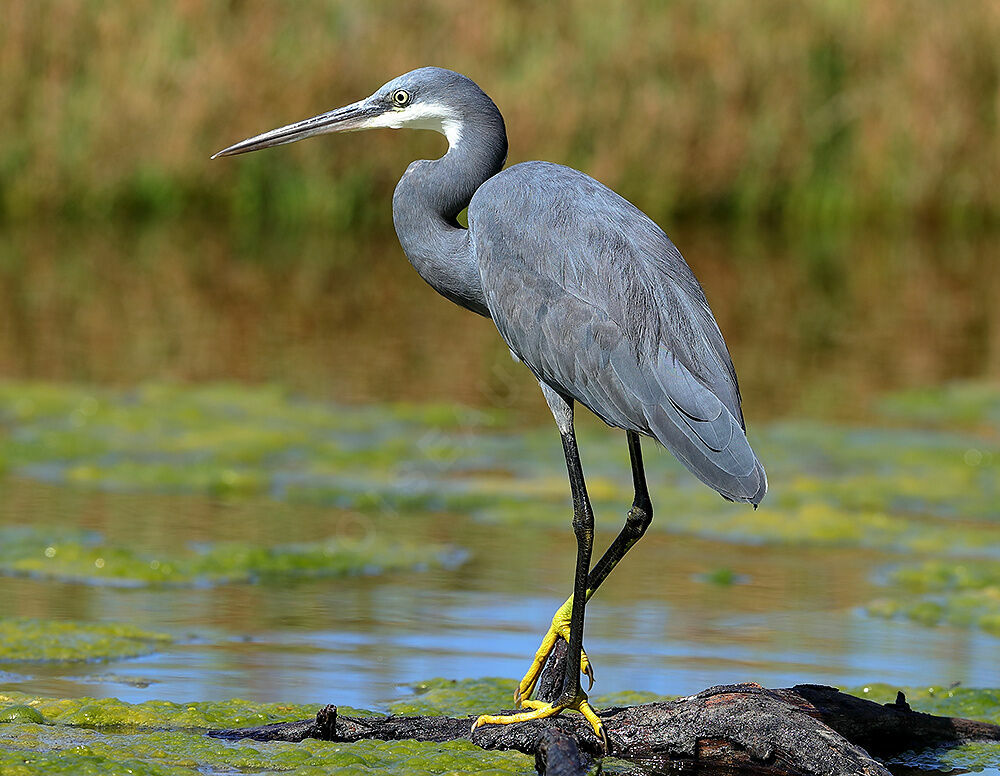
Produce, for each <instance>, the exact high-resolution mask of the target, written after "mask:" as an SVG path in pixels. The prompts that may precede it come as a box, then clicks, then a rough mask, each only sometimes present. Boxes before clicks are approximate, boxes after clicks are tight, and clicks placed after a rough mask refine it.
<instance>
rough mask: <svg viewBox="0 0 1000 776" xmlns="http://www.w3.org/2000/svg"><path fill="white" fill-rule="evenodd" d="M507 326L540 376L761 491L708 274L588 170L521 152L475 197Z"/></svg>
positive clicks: (732, 494) (488, 294)
mask: <svg viewBox="0 0 1000 776" xmlns="http://www.w3.org/2000/svg"><path fill="white" fill-rule="evenodd" d="M469 230H470V234H471V238H472V241H471V248H472V251H473V254H474V257H475V260H476V263H477V264H478V266H479V272H480V276H481V278H482V289H483V294H484V297H485V300H486V305H487V307H488V308H489V310H490V314H491V316H492V318H493V321H494V322H495V323H496V326H497V329H498V330H499V332H500V335H501V336H502V337H503V338H504V341H505V342H506V343H507V345H508V346H509V347H510V349H511V350H512V351H513V352H514V353H515V354H516V355H517V357H518V358H519V359H520V360H521V361H522V362H523V363H524V364H526V365H527V366H528V368H529V369H531V371H532V372H533V373H534V374H535V376H536V377H538V379H539V380H540V381H542V382H544V383H546V384H547V385H549V386H551V387H552V388H554V389H556V390H557V391H559V392H560V393H562V394H563V395H565V396H568V397H571V398H573V399H575V400H576V401H578V402H580V403H581V404H583V405H584V406H586V407H587V408H589V409H590V410H591V411H592V412H593V413H594V414H596V415H597V416H598V417H600V418H601V419H602V420H604V421H605V422H606V423H608V424H609V425H611V426H616V427H618V428H623V429H627V430H631V431H637V432H639V433H642V434H646V435H648V436H652V437H655V438H656V439H657V440H658V441H659V442H660V443H662V444H663V445H664V446H665V447H667V448H668V449H669V450H670V451H671V452H673V453H674V454H675V455H676V456H677V457H678V458H679V459H680V460H681V461H682V462H683V463H684V464H685V465H686V466H687V467H688V468H689V469H690V470H691V471H692V472H693V473H694V474H695V475H697V476H698V477H699V478H700V479H701V480H702V481H703V482H705V483H706V484H708V485H710V486H711V487H713V488H715V489H716V490H717V491H719V492H720V493H721V494H722V495H723V496H725V497H726V498H729V499H733V500H738V501H749V502H751V503H754V504H756V503H759V501H760V499H761V498H762V497H763V495H764V492H765V490H766V478H765V475H764V470H763V467H762V466H761V465H760V462H759V461H758V460H757V458H756V456H755V455H754V453H753V450H752V449H751V447H750V444H749V443H748V441H747V438H746V433H745V426H744V422H743V414H742V411H741V409H740V394H739V387H738V383H737V379H736V372H735V370H734V369H733V365H732V361H731V359H730V357H729V351H728V349H727V348H726V344H725V342H724V341H723V339H722V334H721V332H720V331H719V327H718V325H717V324H716V322H715V318H714V317H713V316H712V311H711V310H710V308H709V306H708V302H707V301H706V299H705V295H704V293H703V292H702V289H701V286H700V285H699V283H698V281H697V280H696V279H695V277H694V274H693V273H692V272H691V270H690V268H689V267H688V265H687V263H686V262H685V261H684V259H683V258H682V257H681V254H680V252H679V251H678V250H677V248H676V247H674V244H673V243H672V242H671V241H670V239H669V238H668V237H667V236H666V234H664V233H663V231H662V230H661V229H660V228H659V227H658V226H657V225H656V224H655V223H654V222H653V221H652V220H650V219H649V218H648V217H647V216H646V215H645V214H644V213H642V211H640V210H639V209H638V208H636V207H635V206H634V205H632V204H631V203H629V202H628V201H627V200H625V199H623V198H622V197H620V196H618V195H617V194H615V193H614V192H613V191H611V190H610V189H609V188H607V187H606V186H604V185H602V184H600V183H598V182H597V181H595V180H594V179H593V178H590V177H589V176H587V175H584V174H583V173H581V172H579V171H577V170H573V169H571V168H568V167H563V166H561V165H556V164H550V163H547V162H525V163H523V164H519V165H515V166H513V167H511V168H509V169H506V170H504V171H502V172H500V173H498V174H497V175H495V176H493V177H492V178H490V179H488V180H487V181H486V182H485V183H483V185H482V186H481V187H480V188H479V189H478V190H477V192H476V194H475V195H474V196H473V198H472V202H471V203H470V205H469Z"/></svg>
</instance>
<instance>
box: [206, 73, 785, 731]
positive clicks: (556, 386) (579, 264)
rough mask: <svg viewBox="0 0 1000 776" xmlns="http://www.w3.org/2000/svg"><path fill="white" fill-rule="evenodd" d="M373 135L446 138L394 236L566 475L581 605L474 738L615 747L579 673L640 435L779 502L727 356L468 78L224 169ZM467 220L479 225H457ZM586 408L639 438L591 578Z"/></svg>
mask: <svg viewBox="0 0 1000 776" xmlns="http://www.w3.org/2000/svg"><path fill="white" fill-rule="evenodd" d="M376 127H388V128H392V129H401V128H411V129H430V130H436V131H437V132H440V133H442V134H443V135H444V136H445V137H446V138H447V139H448V151H447V152H446V153H445V154H444V156H442V157H441V158H440V159H436V160H433V161H429V160H422V161H416V162H413V163H411V164H410V165H409V166H408V167H407V169H406V172H405V173H404V175H403V177H402V179H401V180H400V181H399V184H398V185H397V186H396V190H395V193H394V194H393V198H392V214H393V222H394V224H395V227H396V233H397V235H398V236H399V241H400V243H401V244H402V247H403V251H404V252H405V253H406V256H407V258H408V259H409V260H410V263H411V264H412V265H413V266H414V268H415V269H416V270H417V272H418V273H420V276H421V277H422V278H423V279H424V280H425V281H426V282H427V283H428V284H430V286H431V287H432V288H434V289H435V290H436V291H437V292H438V293H440V294H441V295H442V296H444V297H445V298H447V299H449V300H451V301H452V302H455V303H456V304H459V305H461V306H462V307H464V308H466V309H468V310H471V311H472V312H474V313H477V314H479V315H482V316H485V317H487V318H490V319H492V320H493V322H494V324H496V327H497V330H498V331H499V333H500V336H501V337H502V338H503V340H504V342H505V343H506V345H507V347H509V348H510V351H511V354H512V355H513V356H514V357H515V358H516V359H517V360H519V361H520V362H521V363H523V364H524V365H525V366H527V368H528V369H529V370H530V371H531V372H532V374H533V375H534V376H535V377H536V378H537V380H538V382H539V385H540V386H541V390H542V394H543V395H544V397H545V400H546V402H547V403H548V405H549V408H550V409H551V411H552V415H553V417H554V418H555V422H556V426H557V428H558V430H559V434H560V437H561V439H562V447H563V453H564V455H565V458H566V467H567V471H568V474H569V486H570V492H571V495H572V503H573V532H574V534H575V537H576V543H577V556H576V571H575V574H574V578H573V590H572V594H571V595H570V597H569V598H568V599H567V600H566V602H565V603H564V604H563V605H562V606H561V607H559V609H558V610H557V611H556V613H555V615H554V616H553V618H552V624H551V626H550V628H549V630H548V632H547V633H546V635H545V637H544V638H543V641H542V644H541V646H540V647H539V649H538V652H537V653H536V655H535V658H534V660H533V662H532V664H531V667H530V668H529V670H528V672H527V674H526V675H525V677H524V679H522V680H521V682H520V684H519V685H518V688H517V690H516V691H515V696H514V698H515V704H516V706H517V707H518V708H524V709H526V710H525V711H521V712H517V713H514V714H508V715H500V716H490V715H484V716H481V717H479V718H478V719H477V720H476V723H475V725H473V729H475V728H476V726H478V725H481V724H487V723H510V722H519V721H524V720H529V719H539V718H543V717H547V716H551V715H553V714H558V713H559V712H561V711H563V710H565V709H575V710H577V711H579V712H581V713H583V714H584V716H585V717H586V718H587V719H588V720H589V722H590V724H591V725H592V726H593V728H594V731H595V732H596V733H597V734H598V735H599V736H600V737H601V738H602V740H604V730H603V727H602V725H601V721H600V719H599V717H598V716H597V714H596V713H595V712H594V710H593V709H592V708H591V706H590V703H589V701H588V699H587V694H586V692H585V691H584V690H583V688H582V686H581V680H580V674H581V673H583V674H585V675H586V676H587V678H588V680H589V682H590V684H589V685H588V689H590V687H592V686H593V670H592V668H591V664H590V660H589V658H588V657H587V655H586V653H585V652H584V650H583V625H584V612H585V606H586V603H587V600H588V599H589V598H590V597H591V596H592V595H593V594H594V592H595V591H596V590H597V589H598V588H599V587H600V585H601V583H603V582H604V580H605V579H606V578H607V577H608V575H609V574H610V573H611V571H612V570H613V569H614V568H615V566H616V565H617V564H618V562H619V561H620V560H621V559H622V558H623V557H624V555H625V554H626V553H627V552H628V551H629V549H630V548H631V547H632V546H633V545H634V544H635V543H636V542H637V541H638V540H639V539H640V538H641V537H642V535H643V533H644V532H645V531H646V529H647V527H648V526H649V524H650V521H651V520H652V518H653V508H652V504H651V503H650V499H649V493H648V490H647V486H646V476H645V473H644V469H643V463H642V453H641V449H640V436H648V437H652V438H653V439H655V440H657V441H658V442H660V443H661V444H662V445H663V446H664V447H666V448H667V449H668V450H670V451H671V452H673V453H674V455H675V456H677V458H678V459H680V461H681V463H683V464H684V466H686V467H687V468H688V469H689V470H690V471H691V472H692V473H693V474H694V475H695V476H696V477H698V478H699V479H700V480H701V481H702V482H704V483H705V484H707V485H708V486H710V487H712V488H714V489H715V490H716V491H718V492H719V493H720V494H721V495H722V496H723V498H726V499H728V500H730V501H743V502H748V503H750V504H753V505H754V507H756V506H757V504H759V503H760V501H761V499H762V498H763V497H764V493H765V491H766V490H767V479H766V476H765V474H764V468H763V467H762V466H761V464H760V462H759V461H758V459H757V456H756V455H755V454H754V451H753V449H752V448H751V447H750V444H749V442H748V441H747V437H746V425H745V422H744V419H743V413H742V410H741V407H740V403H741V400H740V392H739V386H738V384H737V379H736V371H735V370H734V368H733V364H732V360H731V358H730V355H729V350H728V348H727V347H726V343H725V342H724V341H723V338H722V333H721V332H720V330H719V326H718V324H717V323H716V321H715V318H714V316H713V315H712V311H711V309H710V308H709V305H708V302H707V300H706V298H705V294H704V292H703V291H702V288H701V285H700V284H699V283H698V281H697V279H696V278H695V276H694V274H693V273H692V272H691V269H690V268H689V267H688V265H687V263H686V262H685V261H684V259H683V257H682V256H681V254H680V252H679V251H678V250H677V248H676V247H674V244H673V243H672V242H671V241H670V239H669V238H668V237H667V235H666V234H664V232H663V230H662V229H660V228H659V227H658V226H657V225H656V224H655V223H654V222H653V221H652V220H651V219H650V218H649V217H648V216H646V215H645V214H644V213H643V212H642V211H641V210H639V209H638V208H637V207H635V206H634V205H633V204H632V203H630V202H628V201H627V200H625V199H623V198H622V197H621V196H619V195H618V194H616V193H615V192H613V191H612V190H611V189H609V188H607V187H606V186H604V185H602V184H601V183H599V182H597V181H596V180H594V179H593V178H591V177H589V176H587V175H585V174H584V173H582V172H579V171H578V170H574V169H571V168H569V167H564V166H562V165H558V164H552V163H549V162H540V161H533V162H524V163H521V164H516V165H513V166H511V167H508V168H506V169H504V163H505V161H506V159H507V133H506V129H505V126H504V120H503V117H502V116H501V115H500V111H499V110H498V109H497V107H496V105H495V104H494V103H493V101H492V100H491V99H490V98H489V97H488V96H487V95H486V94H485V93H484V92H483V91H482V90H481V89H480V88H479V87H478V86H477V85H476V84H475V83H474V82H473V81H472V80H470V79H469V78H467V77H465V76H463V75H461V74H459V73H455V72H452V71H450V70H444V69H442V68H437V67H423V68H419V69H417V70H413V71H411V72H409V73H406V74H405V75H402V76H399V77H398V78H395V79H393V80H391V81H389V82H388V83H387V84H385V85H384V86H382V87H381V88H379V89H378V90H377V91H375V93H374V94H372V95H371V96H370V97H367V98H365V99H363V100H361V101H359V102H356V103H353V104H351V105H348V106H346V107H343V108H338V109H336V110H332V111H329V112H327V113H323V114H320V115H318V116H314V117H313V118H310V119H306V120H304V121H299V122H297V123H294V124H289V125H287V126H284V127H280V128H278V129H274V130H271V131H270V132H265V133H263V134H260V135H256V136H255V137H251V138H249V139H247V140H244V141H242V142H240V143H236V144H235V145H232V146H230V147H229V148H226V149H225V150H223V151H220V152H219V153H217V154H216V155H215V156H231V155H234V154H242V153H246V152H248V151H256V150H259V149H262V148H269V147H271V146H276V145H282V144H285V143H292V142H294V141H296V140H301V139H302V138H306V137H310V136H312V135H319V134H323V133H326V132H344V131H353V130H361V129H372V128H376ZM212 158H215V157H212ZM466 207H468V228H465V227H463V226H462V225H461V224H460V223H459V221H458V220H457V216H458V215H459V213H460V212H461V211H462V210H463V209H465V208H466ZM576 403H579V404H582V405H583V406H585V407H587V408H588V409H589V410H590V411H591V412H593V413H594V414H595V415H597V416H598V417H599V418H601V419H602V420H603V421H604V422H605V423H607V424H608V425H609V426H612V427H615V428H620V429H623V430H624V431H625V436H626V439H627V443H628V451H629V458H630V460H631V467H632V479H633V486H634V493H635V496H634V499H633V502H632V507H631V509H629V510H628V513H627V516H626V519H625V524H624V526H623V528H622V529H621V531H620V533H619V534H618V536H617V537H616V538H615V539H614V541H613V542H612V543H611V545H610V546H609V547H608V549H607V551H606V552H605V553H604V555H603V556H602V557H601V558H600V559H599V560H598V561H597V563H596V564H595V565H594V566H593V568H591V552H592V547H593V539H594V515H593V510H592V508H591V504H590V500H589V497H588V495H587V487H586V483H585V481H584V476H583V468H582V465H581V463H580V455H579V451H578V449H577V443H576V436H575V432H574V426H573V410H574V405H575V404H576ZM557 639H563V640H565V641H566V642H567V644H568V652H567V666H566V673H565V677H564V681H563V687H562V692H561V694H560V695H559V696H558V698H557V699H556V700H555V701H553V702H550V703H545V702H541V701H537V700H531V699H530V696H531V694H532V693H533V691H534V688H535V685H536V683H537V680H538V677H539V674H540V672H541V670H542V667H543V666H544V664H545V661H546V659H547V657H548V655H549V653H550V652H551V650H552V648H553V647H554V645H555V643H556V641H557ZM605 744H606V742H605Z"/></svg>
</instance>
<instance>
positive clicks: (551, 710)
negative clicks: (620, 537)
mask: <svg viewBox="0 0 1000 776" xmlns="http://www.w3.org/2000/svg"><path fill="white" fill-rule="evenodd" d="M542 391H543V393H544V394H545V398H546V400H547V401H548V402H549V407H551V408H552V414H553V415H554V416H555V418H556V424H557V425H558V426H559V433H560V436H561V437H562V443H563V453H564V454H565V456H566V469H567V472H568V474H569V485H570V490H571V491H572V494H573V533H574V534H575V535H576V572H575V574H574V577H573V596H572V598H571V599H570V600H571V602H572V603H571V604H570V624H569V649H568V651H567V653H566V673H565V676H564V677H563V687H562V692H561V693H560V695H559V697H558V698H557V699H556V700H555V701H552V702H551V703H547V702H542V701H523V702H522V705H524V706H527V707H529V708H530V709H531V711H524V712H520V713H517V714H510V715H501V716H492V715H483V716H481V717H479V718H478V719H477V720H476V721H475V723H474V724H473V726H472V729H473V730H475V729H476V728H477V727H479V726H480V725H485V724H491V723H495V724H509V723H512V722H526V721H528V720H531V719H543V718H545V717H551V716H553V715H555V714H558V713H559V712H561V711H563V710H565V709H574V710H576V711H579V712H580V713H581V714H583V716H584V717H585V718H586V719H587V721H588V722H590V724H591V726H592V727H593V728H594V732H595V733H597V735H598V736H599V737H600V738H601V740H602V741H603V742H604V745H605V749H607V739H606V737H605V735H604V726H603V725H602V723H601V720H600V718H599V717H598V716H597V714H596V713H595V712H594V710H593V708H591V706H590V702H589V701H588V700H587V694H586V693H585V692H584V691H583V688H582V687H581V686H580V660H581V655H582V653H583V621H584V614H585V609H586V605H587V575H588V573H589V571H590V556H591V553H592V551H593V546H594V511H593V509H592V508H591V505H590V497H589V496H588V495H587V485H586V482H585V481H584V479H583V466H582V465H581V463H580V452H579V450H578V448H577V444H576V434H575V433H574V431H573V405H572V404H571V400H569V399H566V398H564V397H562V396H560V395H559V394H557V393H556V392H555V391H553V390H552V389H551V388H548V387H547V386H546V385H544V384H543V385H542Z"/></svg>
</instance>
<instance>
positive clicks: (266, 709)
mask: <svg viewBox="0 0 1000 776" xmlns="http://www.w3.org/2000/svg"><path fill="white" fill-rule="evenodd" d="M501 686H502V688H503V695H504V696H505V697H507V696H509V693H510V688H511V687H512V686H513V685H512V684H511V683H510V682H489V681H487V682H479V683H470V689H469V690H468V692H466V693H465V695H466V696H467V702H469V703H473V702H477V701H478V702H480V703H483V702H485V700H484V698H485V697H489V699H490V700H491V701H494V700H496V697H497V696H498V694H499V693H498V688H499V687H501ZM455 694H460V692H459V691H456V693H455ZM11 708H14V709H17V710H18V711H17V713H14V714H10V715H8V716H11V717H13V719H11V721H10V723H9V724H0V773H3V774H4V775H5V776H7V774H12V775H13V774H17V775H20V774H24V776H29V775H30V776H34V775H35V774H53V773H66V774H74V775H75V774H92V773H93V774H109V773H130V774H148V775H149V776H160V775H161V774H162V775H164V776H166V775H167V774H169V776H182V775H184V776H187V775H188V774H192V775H193V774H203V773H206V772H231V771H239V772H253V773H291V774H303V776H305V774H318V773H337V774H344V775H345V776H349V775H351V774H376V773H377V774H401V775H402V774H405V775H406V776H424V775H425V774H426V775H427V776H430V774H469V773H477V774H487V775H488V776H529V774H533V773H534V772H535V771H534V763H533V760H532V759H531V758H529V757H526V756H525V755H522V754H519V753H515V752H484V751H483V750H481V749H479V748H477V747H475V746H473V745H472V744H471V743H468V742H452V743H446V744H437V743H422V742H416V741H397V742H379V741H365V742H360V743H357V744H350V745H346V744H338V743H333V742H324V741H315V740H307V741H303V742H302V743H294V744H293V743H281V742H269V743H261V742H254V741H244V742H236V743H229V742H224V741H219V740H217V739H212V738H208V737H206V736H205V735H204V731H205V730H207V729H210V728H224V727H254V726H258V725H265V724H270V723H273V722H288V721H292V720H297V719H306V718H309V717H312V716H314V715H315V713H316V707H314V706H292V705H281V704H254V705H251V704H249V703H247V702H245V701H239V700H233V701H227V702H222V703H191V704H176V703H168V702H164V701H148V702H146V703H140V704H134V705H133V704H127V703H122V702H121V701H117V700H114V699H108V700H96V699H92V698H82V699H75V700H54V699H48V698H38V697H33V696H27V695H23V694H20V693H8V694H3V693H0V720H3V719H4V716H5V715H4V710H5V709H8V710H9V709H11ZM24 709H28V710H32V711H33V712H34V714H30V713H26V712H25V711H22V710H24ZM342 711H343V712H344V713H345V714H350V715H353V716H358V715H364V714H365V713H366V712H363V711H356V710H353V709H348V708H342ZM29 717H31V718H30V719H29ZM39 717H40V718H41V721H42V723H43V724H39Z"/></svg>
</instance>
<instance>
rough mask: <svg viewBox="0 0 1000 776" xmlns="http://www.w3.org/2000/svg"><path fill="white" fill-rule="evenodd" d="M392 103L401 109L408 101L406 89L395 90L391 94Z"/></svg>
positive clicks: (408, 95)
mask: <svg viewBox="0 0 1000 776" xmlns="http://www.w3.org/2000/svg"><path fill="white" fill-rule="evenodd" d="M392 101H393V103H395V104H396V105H398V106H399V107H403V106H404V105H406V104H407V103H408V102H409V101H410V93H409V92H408V91H406V89H397V90H396V91H394V92H393V93H392Z"/></svg>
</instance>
